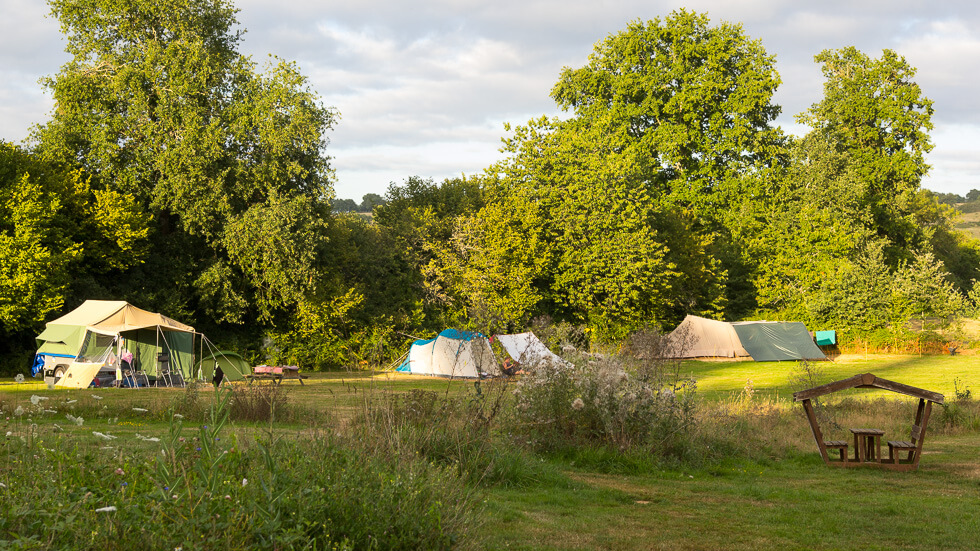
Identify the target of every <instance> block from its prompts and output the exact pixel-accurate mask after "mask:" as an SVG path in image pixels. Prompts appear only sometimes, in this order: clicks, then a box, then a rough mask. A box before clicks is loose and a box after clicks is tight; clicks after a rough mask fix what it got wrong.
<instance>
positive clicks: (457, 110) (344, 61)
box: [0, 0, 980, 198]
mask: <svg viewBox="0 0 980 551" xmlns="http://www.w3.org/2000/svg"><path fill="white" fill-rule="evenodd" d="M237 5H238V7H239V8H240V9H241V11H240V13H239V19H240V21H241V22H242V25H243V27H245V28H247V29H248V32H247V33H246V34H245V35H244V38H243V42H242V44H241V49H242V51H243V52H244V53H247V54H250V55H252V56H253V57H254V58H255V59H256V60H259V61H261V60H262V59H263V58H264V57H265V56H266V54H269V53H271V54H274V55H278V56H280V57H282V58H285V59H288V60H296V61H297V62H298V64H299V66H300V68H301V70H302V71H303V73H304V74H306V75H308V76H309V78H310V82H311V84H312V86H313V87H314V88H315V89H316V90H317V91H318V92H319V93H320V94H321V96H322V98H323V102H324V103H325V104H327V105H331V106H336V107H337V108H338V109H339V110H340V112H341V114H342V118H341V120H340V122H339V125H338V126H337V129H336V131H335V132H333V133H332V135H331V136H330V139H331V145H330V147H329V153H330V155H332V156H333V157H334V158H335V160H334V165H335V166H336V167H337V169H338V177H339V181H338V183H337V190H338V194H340V195H341V196H345V193H346V194H348V195H349V196H351V197H354V198H359V197H360V195H363V193H367V192H372V193H382V192H383V191H384V189H385V188H386V187H387V185H388V183H389V182H390V181H392V180H395V181H402V180H404V179H405V178H406V177H408V176H411V175H419V176H423V177H428V176H433V177H436V178H437V179H438V178H443V177H448V176H453V175H458V174H460V173H467V174H471V173H475V172H478V171H480V170H482V168H484V167H486V166H487V165H489V164H490V163H491V162H493V161H494V160H496V159H497V158H498V157H499V155H500V154H499V152H498V151H497V149H498V148H499V145H500V143H499V139H500V137H501V136H502V135H503V128H502V122H503V121H509V122H513V123H523V122H525V121H526V120H527V119H528V118H530V117H532V116H537V115H540V114H555V113H556V108H555V106H554V104H553V102H552V101H551V100H550V98H549V97H548V93H549V91H550V88H551V86H552V84H553V83H554V82H555V80H556V79H557V77H558V74H559V72H560V70H561V68H562V67H563V66H566V65H567V66H580V65H582V64H584V63H586V61H587V56H588V54H589V53H590V52H591V50H592V46H593V44H594V43H595V42H597V41H599V40H602V39H603V38H604V37H606V36H607V35H609V34H610V33H615V32H617V31H619V30H620V29H622V28H624V27H625V25H626V24H627V23H628V22H629V21H631V20H635V19H642V20H646V19H652V18H654V17H658V16H661V17H662V16H665V15H667V14H669V13H670V12H671V11H672V10H674V9H677V8H680V7H683V6H686V7H688V8H689V9H692V10H695V11H706V12H708V13H709V16H710V17H711V19H712V23H713V24H717V23H720V22H721V21H729V22H733V23H742V24H743V27H744V29H745V32H746V33H747V34H748V35H749V36H751V37H753V38H758V39H760V40H761V41H762V43H763V46H764V47H765V48H766V49H767V51H768V52H769V53H771V54H774V55H775V56H776V58H777V69H778V70H779V72H780V74H781V76H782V79H783V85H782V86H781V88H780V90H779V91H778V92H777V95H776V98H775V100H776V102H777V103H779V104H781V105H782V106H783V115H782V117H781V118H780V120H779V122H780V123H781V124H784V125H786V127H787V130H790V129H791V128H790V127H791V125H792V124H793V123H792V116H793V115H794V114H796V113H798V112H800V111H802V110H804V109H806V108H807V107H808V106H809V105H810V104H812V103H813V102H815V101H818V100H819V99H820V97H821V94H822V84H823V79H822V76H821V73H820V68H819V67H818V66H817V65H816V64H815V63H814V62H813V56H814V54H817V53H819V52H820V51H821V50H823V49H825V48H839V47H844V46H849V45H854V46H856V47H858V48H859V49H861V50H863V51H865V52H866V53H868V54H869V55H874V56H877V55H879V54H880V52H881V50H882V49H883V48H893V49H895V50H896V51H898V52H899V53H900V54H902V55H904V56H905V57H906V58H907V59H908V60H909V62H910V63H912V64H913V65H915V66H916V67H918V69H919V73H918V77H917V81H918V82H919V83H920V85H921V86H922V88H923V91H924V92H925V94H926V95H927V96H928V97H930V98H932V99H933V100H934V101H935V108H936V122H937V130H936V139H935V141H936V149H935V150H934V151H933V153H932V154H931V155H930V157H929V158H930V161H931V162H932V164H933V165H934V168H933V173H932V176H931V177H930V178H929V180H928V181H927V185H928V186H930V187H936V188H939V187H942V186H954V185H955V186H961V187H962V186H970V185H973V184H970V183H967V182H972V180H973V179H974V178H975V175H976V171H975V166H974V165H972V164H971V161H970V159H971V157H975V158H980V145H978V144H980V141H978V140H976V139H975V138H976V137H977V136H976V134H975V133H971V132H974V130H975V129H976V128H980V118H978V115H977V109H976V106H975V100H974V99H973V98H974V96H975V92H974V90H976V89H977V88H978V87H980V35H978V32H977V31H976V30H975V29H978V28H980V6H978V5H975V4H974V3H972V2H967V1H966V0H955V1H952V2H941V3H940V2H932V3H923V2H920V1H916V0H888V1H886V0H872V1H861V2H854V1H853V0H829V1H827V2H823V3H820V4H813V3H809V4H801V3H799V2H794V1H790V0H746V1H740V2H730V1H728V0H689V1H686V2H680V1H677V0H622V1H619V2H596V1H595V0H568V1H561V0H499V1H497V2H485V1H477V0H423V1H419V2H398V1H392V0H364V1H361V2H338V1H330V0H327V1H323V0H292V1H289V2H282V1H275V2H273V1H270V0H238V1H237ZM47 11H48V8H47V7H46V6H45V5H44V4H43V3H42V2H41V1H40V0H0V12H2V13H3V14H4V17H3V18H0V68H2V72H0V102H2V103H0V139H6V140H20V139H22V138H23V137H24V136H25V135H26V132H27V128H28V127H29V126H30V124H32V123H36V122H41V121H43V120H44V118H45V117H46V114H47V112H48V111H49V110H50V106H51V101H50V99H49V98H47V97H46V96H45V95H44V94H43V93H42V92H41V90H40V87H39V86H37V85H36V84H35V83H36V81H37V79H38V78H39V77H41V76H43V75H46V74H53V73H55V72H56V71H57V70H58V67H59V66H60V65H61V64H62V63H64V61H65V60H66V59H67V56H66V55H65V54H64V53H63V52H62V51H61V50H62V49H63V45H64V40H63V39H62V37H61V36H60V34H59V32H58V25H57V22H56V21H54V20H52V19H50V18H46V17H44V15H45V14H46V13H47ZM952 122H956V123H958V124H959V125H961V126H962V127H963V128H965V129H967V130H966V131H956V132H953V131H950V130H948V128H949V127H948V126H943V125H948V124H949V123H952ZM792 129H793V130H794V131H798V130H799V129H798V128H795V127H792ZM978 133H980V132H978ZM940 134H942V136H940ZM968 189H970V188H969V187H967V188H966V189H964V190H963V191H964V192H965V191H968ZM346 190H351V191H350V192H347V191H346Z"/></svg>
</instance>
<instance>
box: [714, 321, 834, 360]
mask: <svg viewBox="0 0 980 551" xmlns="http://www.w3.org/2000/svg"><path fill="white" fill-rule="evenodd" d="M732 326H733V327H734V328H735V333H736V334H737V335H738V338H739V340H740V341H741V343H742V347H743V348H745V350H746V351H747V352H748V353H749V355H750V356H752V359H753V360H755V361H757V362H779V361H783V360H826V359H827V356H825V355H824V353H823V352H821V351H820V349H819V348H817V345H816V344H814V343H813V338H811V337H810V332H809V331H807V329H806V326H805V325H803V324H802V323H800V322H789V321H779V322H743V323H733V324H732Z"/></svg>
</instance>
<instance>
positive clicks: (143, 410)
mask: <svg viewBox="0 0 980 551" xmlns="http://www.w3.org/2000/svg"><path fill="white" fill-rule="evenodd" d="M133 411H138V412H140V413H146V412H147V411H150V410H148V409H143V408H133Z"/></svg>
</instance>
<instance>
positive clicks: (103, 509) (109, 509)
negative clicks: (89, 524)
mask: <svg viewBox="0 0 980 551" xmlns="http://www.w3.org/2000/svg"><path fill="white" fill-rule="evenodd" d="M95 512H96V513H115V512H116V508H115V507H114V506H112V505H110V506H108V507H101V508H99V509H96V510H95Z"/></svg>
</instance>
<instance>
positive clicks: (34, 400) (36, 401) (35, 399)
mask: <svg viewBox="0 0 980 551" xmlns="http://www.w3.org/2000/svg"><path fill="white" fill-rule="evenodd" d="M47 399H48V397H47V396H38V395H37V394H33V395H31V405H32V406H36V405H38V404H39V403H41V400H47Z"/></svg>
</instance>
